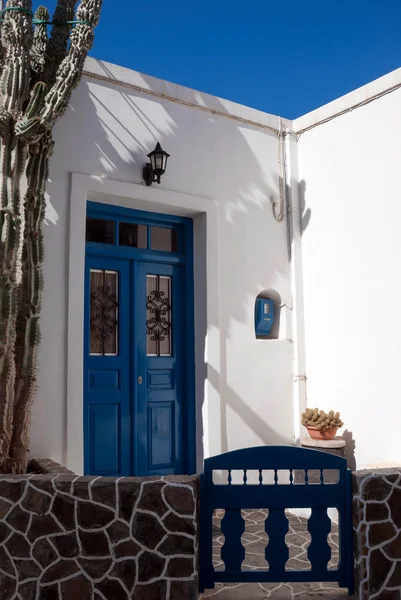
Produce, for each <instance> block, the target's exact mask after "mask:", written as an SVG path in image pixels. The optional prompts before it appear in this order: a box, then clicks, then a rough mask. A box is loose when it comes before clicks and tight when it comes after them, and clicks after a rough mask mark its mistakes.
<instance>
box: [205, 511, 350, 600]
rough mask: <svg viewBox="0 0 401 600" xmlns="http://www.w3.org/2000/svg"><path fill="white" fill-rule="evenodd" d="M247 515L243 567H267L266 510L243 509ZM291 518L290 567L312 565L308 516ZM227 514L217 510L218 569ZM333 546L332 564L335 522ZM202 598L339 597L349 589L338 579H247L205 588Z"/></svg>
mask: <svg viewBox="0 0 401 600" xmlns="http://www.w3.org/2000/svg"><path fill="white" fill-rule="evenodd" d="M242 514H243V517H244V519H245V533H244V534H243V536H242V544H243V546H244V548H245V560H244V562H243V565H242V566H243V568H244V569H252V570H255V569H266V570H267V569H268V565H267V563H266V559H265V556H264V549H265V547H266V544H267V541H268V538H267V534H266V533H265V530H264V522H265V519H266V517H267V512H266V511H263V510H255V511H242ZM286 514H287V518H288V521H289V533H288V534H287V536H286V544H287V546H288V547H289V551H290V558H289V561H288V562H287V567H286V568H287V569H288V570H290V569H297V570H298V569H310V562H309V560H308V557H307V548H308V545H309V544H310V541H311V538H310V534H309V532H308V531H307V519H304V518H301V517H297V516H295V515H292V514H290V513H288V512H287V513H286ZM223 516H224V512H223V511H218V512H217V513H216V514H215V517H214V523H213V527H214V540H213V546H214V550H213V558H214V560H213V562H214V566H215V569H224V563H223V562H222V560H221V547H222V546H223V544H224V536H223V535H222V534H221V530H220V522H221V519H222V517H223ZM329 544H330V547H331V552H332V554H331V561H330V563H329V566H330V567H335V566H336V565H337V564H338V533H337V525H336V524H335V523H332V532H331V533H330V535H329ZM200 598H201V600H206V599H208V598H214V599H215V600H267V599H271V600H297V599H299V600H314V599H317V598H325V599H326V600H340V599H345V598H349V596H348V592H347V590H345V589H341V588H339V587H338V585H337V584H335V583H296V584H288V583H255V584H253V583H247V584H224V585H223V584H216V587H215V589H213V590H209V591H206V592H205V594H202V595H201V597H200Z"/></svg>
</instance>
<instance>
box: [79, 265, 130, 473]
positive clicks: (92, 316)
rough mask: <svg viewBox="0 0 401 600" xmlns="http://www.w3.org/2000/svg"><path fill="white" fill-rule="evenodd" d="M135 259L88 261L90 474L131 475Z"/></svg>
mask: <svg viewBox="0 0 401 600" xmlns="http://www.w3.org/2000/svg"><path fill="white" fill-rule="evenodd" d="M129 267H130V265H129V261H125V260H119V259H111V258H94V257H87V260H86V273H85V288H86V289H85V304H86V306H85V342H84V352H85V357H84V359H85V360H84V363H85V376H84V377H85V381H84V385H85V394H84V423H85V424H84V427H85V472H86V473H90V474H91V475H104V476H107V475H131V414H132V410H131V387H132V386H131V373H130V368H131V365H130V360H129V359H130V333H129V326H128V327H127V326H126V324H127V323H129V322H130V321H129V320H130V303H131V299H130V296H131V288H130V268H129Z"/></svg>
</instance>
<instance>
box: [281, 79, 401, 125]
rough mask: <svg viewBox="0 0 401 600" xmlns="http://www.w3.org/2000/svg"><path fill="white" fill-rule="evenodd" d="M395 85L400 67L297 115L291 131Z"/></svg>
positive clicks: (313, 123)
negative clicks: (299, 115)
mask: <svg viewBox="0 0 401 600" xmlns="http://www.w3.org/2000/svg"><path fill="white" fill-rule="evenodd" d="M397 87H401V68H399V69H395V71H391V72H390V73H387V74H386V75H383V77H379V79H375V80H374V81H371V82H370V83H367V84H366V85H364V86H362V87H360V88H357V89H356V90H353V91H352V92H350V93H349V94H346V95H345V96H341V97H340V98H337V99H336V100H333V101H332V102H329V103H328V104H324V105H323V106H321V107H319V108H317V109H315V110H313V111H311V112H309V113H307V114H306V115H303V116H302V117H299V118H298V119H295V120H294V121H292V127H293V131H294V132H295V133H299V132H301V131H303V130H305V129H309V128H311V127H314V126H316V125H319V124H320V123H321V122H322V121H325V120H329V119H332V118H333V117H335V116H336V115H338V114H339V113H343V112H346V111H349V110H352V109H353V108H356V107H357V106H358V105H360V104H362V103H366V102H369V101H370V100H373V99H374V98H376V96H381V95H383V94H386V93H388V92H391V91H392V90H394V89H397Z"/></svg>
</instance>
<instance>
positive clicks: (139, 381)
mask: <svg viewBox="0 0 401 600" xmlns="http://www.w3.org/2000/svg"><path fill="white" fill-rule="evenodd" d="M138 383H139V385H142V377H141V376H140V375H139V377H138Z"/></svg>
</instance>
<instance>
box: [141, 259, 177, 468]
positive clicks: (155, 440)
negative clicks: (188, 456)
mask: <svg viewBox="0 0 401 600" xmlns="http://www.w3.org/2000/svg"><path fill="white" fill-rule="evenodd" d="M134 271H135V277H134V280H135V281H136V284H137V291H136V310H135V314H136V320H135V331H136V342H137V343H136V364H137V373H138V377H139V378H140V379H139V380H137V384H136V411H135V421H136V423H137V439H136V452H135V472H136V474H137V475H152V474H158V475H168V474H173V473H183V472H184V471H183V468H184V461H183V436H182V426H183V425H182V361H183V360H184V355H183V327H182V321H183V319H182V315H183V313H182V306H181V305H182V286H181V279H182V268H181V267H178V266H172V265H163V264H156V263H138V264H137V266H136V267H135V269H134Z"/></svg>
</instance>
